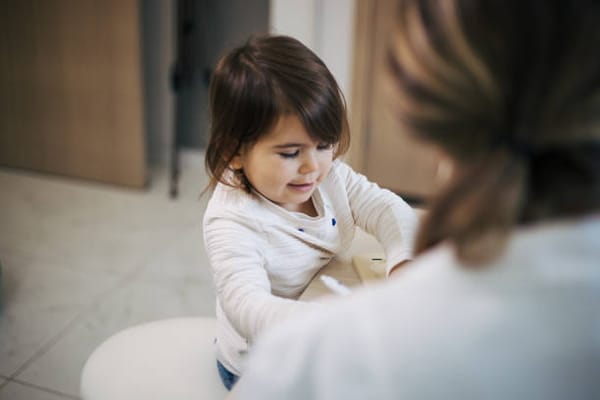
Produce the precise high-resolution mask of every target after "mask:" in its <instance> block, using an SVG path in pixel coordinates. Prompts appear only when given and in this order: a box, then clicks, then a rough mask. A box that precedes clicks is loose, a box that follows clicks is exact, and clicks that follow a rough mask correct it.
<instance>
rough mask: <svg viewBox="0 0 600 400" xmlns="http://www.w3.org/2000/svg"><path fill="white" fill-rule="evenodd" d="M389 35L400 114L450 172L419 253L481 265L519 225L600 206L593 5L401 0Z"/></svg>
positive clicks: (598, 19)
mask: <svg viewBox="0 0 600 400" xmlns="http://www.w3.org/2000/svg"><path fill="white" fill-rule="evenodd" d="M395 26H396V28H397V30H396V32H395V34H394V36H393V38H391V41H390V52H389V55H390V57H389V61H390V62H389V65H390V71H391V73H392V76H393V78H394V81H395V83H396V84H397V90H396V91H395V95H396V98H395V103H394V104H395V107H396V109H395V111H396V113H397V115H398V118H399V120H400V122H401V124H402V125H403V126H404V128H405V129H407V130H408V131H410V132H411V133H413V134H414V135H416V136H418V137H421V138H423V139H425V140H428V141H430V142H432V143H434V144H435V145H437V146H439V147H441V148H442V149H443V150H445V151H446V152H447V153H448V154H449V155H451V156H452V158H453V159H454V160H455V162H456V168H455V171H456V172H455V176H454V177H453V179H452V180H451V182H450V183H449V185H448V186H447V187H446V188H445V190H443V191H442V192H441V194H440V195H439V196H438V198H436V199H435V200H434V201H433V204H432V207H431V210H430V212H429V215H428V218H427V220H426V221H425V223H424V226H423V227H422V229H421V232H420V235H419V237H418V239H417V252H423V251H425V250H426V249H428V248H430V247H432V246H434V245H436V244H437V243H439V242H441V241H443V240H449V241H451V242H452V243H453V244H454V246H455V248H456V250H457V254H458V257H459V259H461V260H462V261H464V262H466V263H468V264H484V263H486V262H489V261H491V260H492V259H493V258H494V257H496V256H497V255H498V254H500V253H501V251H502V249H503V246H504V243H505V241H506V239H507V238H508V236H509V233H510V231H511V230H512V229H513V227H514V226H515V225H519V224H528V223H535V222H539V221H542V220H550V219H558V218H566V217H577V216H581V215H584V214H589V213H594V212H598V210H599V209H600V141H599V140H600V50H599V49H600V2H598V1H596V0H575V1H563V0H526V1H523V0H501V1H500V0H487V1H486V0H482V1H472V0H439V1H438V0H404V1H400V2H399V3H398V14H397V15H396V20H395Z"/></svg>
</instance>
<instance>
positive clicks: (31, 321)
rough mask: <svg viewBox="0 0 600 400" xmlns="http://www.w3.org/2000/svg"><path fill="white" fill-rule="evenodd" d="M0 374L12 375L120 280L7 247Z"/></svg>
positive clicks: (0, 329) (4, 253) (0, 332)
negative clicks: (55, 262)
mask: <svg viewBox="0 0 600 400" xmlns="http://www.w3.org/2000/svg"><path fill="white" fill-rule="evenodd" d="M2 265H3V274H2V275H3V276H2V281H3V287H2V309H1V311H0V339H1V340H0V374H2V375H4V376H10V375H11V374H13V373H15V372H16V371H17V369H18V368H19V367H20V366H22V365H23V363H25V362H26V361H27V360H28V359H30V358H31V357H32V356H33V355H34V354H35V353H36V352H38V351H39V350H41V349H42V348H43V346H44V345H45V344H47V343H48V341H49V340H51V339H52V338H53V337H55V336H56V335H57V334H59V333H60V332H61V331H62V330H64V329H65V327H66V326H67V324H68V323H69V322H70V321H72V320H73V319H74V318H75V317H76V316H77V315H78V314H79V313H81V312H82V311H83V310H84V309H85V308H86V307H89V306H90V305H91V304H92V302H93V301H94V299H95V298H96V296H98V295H100V294H102V293H104V292H106V291H107V290H109V289H110V288H111V287H113V286H114V285H115V283H116V281H115V278H114V277H111V276H110V275H103V274H90V273H83V272H79V271H77V269H76V268H74V267H73V266H68V265H58V264H54V263H53V262H51V261H48V260H45V259H40V258H36V257H33V256H29V255H23V254H22V253H14V254H13V253H12V252H3V253H2Z"/></svg>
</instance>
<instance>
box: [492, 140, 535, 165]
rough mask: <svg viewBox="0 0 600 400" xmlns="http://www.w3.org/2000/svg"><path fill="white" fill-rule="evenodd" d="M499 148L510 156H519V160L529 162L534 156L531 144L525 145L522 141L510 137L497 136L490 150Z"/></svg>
mask: <svg viewBox="0 0 600 400" xmlns="http://www.w3.org/2000/svg"><path fill="white" fill-rule="evenodd" d="M499 148H503V149H507V150H508V151H510V152H511V153H512V154H514V155H517V156H519V157H520V158H524V159H526V160H529V159H531V158H532V157H533V155H534V152H535V151H534V149H533V146H531V144H529V143H526V142H524V141H522V140H516V139H514V138H512V137H506V136H502V135H499V136H497V137H496V140H495V141H494V144H493V146H492V149H494V150H497V149H499Z"/></svg>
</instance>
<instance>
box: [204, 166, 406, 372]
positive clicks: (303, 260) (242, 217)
mask: <svg viewBox="0 0 600 400" xmlns="http://www.w3.org/2000/svg"><path fill="white" fill-rule="evenodd" d="M313 202H314V205H315V209H316V210H317V212H318V216H317V217H309V216H307V215H305V214H301V213H296V212H290V211H287V210H285V209H283V208H281V207H279V206H277V205H276V204H274V203H272V202H270V201H269V200H267V199H266V198H264V197H262V196H261V195H260V194H257V193H253V194H247V193H245V192H244V191H242V190H239V189H233V188H230V187H227V186H225V185H222V184H219V185H217V187H216V189H215V191H214V193H213V195H212V197H211V199H210V201H209V203H208V207H207V209H206V214H205V215H204V242H205V246H206V251H207V254H208V257H209V261H210V266H211V268H212V272H213V277H214V283H215V289H216V293H217V310H216V312H217V320H218V328H217V341H216V343H217V358H218V360H219V361H221V363H223V365H225V367H227V369H229V370H230V371H231V372H233V373H235V374H238V375H240V374H241V373H242V371H243V361H244V357H245V353H246V352H247V350H248V344H249V343H252V342H253V341H254V340H255V339H256V337H257V336H258V335H259V334H260V333H261V332H263V331H264V329H265V328H267V327H269V326H271V325H272V324H274V323H275V322H279V321H281V320H283V319H285V318H286V317H288V316H290V315H294V314H296V313H297V312H299V311H301V310H306V309H310V308H311V307H316V306H315V305H313V304H309V303H304V302H300V301H297V300H296V299H297V298H298V296H299V295H300V294H301V293H302V292H303V291H304V289H305V288H306V286H307V285H308V283H309V282H310V280H311V278H312V277H313V276H314V275H315V274H316V273H317V272H318V270H319V269H320V268H321V267H323V266H324V265H325V264H327V263H328V262H329V261H330V260H331V259H332V258H333V257H335V256H336V255H338V254H340V253H341V252H343V251H345V250H347V249H348V247H349V246H350V244H351V242H352V239H353V237H354V230H355V227H356V226H359V227H361V228H362V229H364V230H365V231H366V232H368V233H370V234H372V235H374V236H375V237H376V238H377V239H378V241H379V242H380V243H381V245H382V247H383V248H384V251H385V253H386V258H387V267H388V271H389V269H390V268H391V267H392V266H394V265H396V264H397V263H399V262H401V261H403V260H406V259H409V258H411V256H412V249H413V242H414V236H415V232H416V228H417V218H416V214H415V212H414V211H413V210H412V208H411V207H410V206H408V205H407V204H406V203H405V202H404V201H403V200H402V199H401V198H400V197H398V196H397V195H395V194H394V193H392V192H390V191H388V190H385V189H381V188H380V187H379V186H377V185H376V184H374V183H371V182H369V181H367V179H366V178H365V177H364V176H362V175H360V174H358V173H356V172H354V171H353V170H352V169H351V168H350V167H349V166H347V165H346V164H344V163H343V162H341V161H335V162H334V165H333V168H332V169H331V172H330V173H329V175H328V176H327V178H326V179H325V180H324V181H323V182H322V183H321V185H320V186H319V187H318V188H317V190H316V191H315V193H314V195H313Z"/></svg>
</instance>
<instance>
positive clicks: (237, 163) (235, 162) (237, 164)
mask: <svg viewBox="0 0 600 400" xmlns="http://www.w3.org/2000/svg"><path fill="white" fill-rule="evenodd" d="M229 166H230V167H231V169H232V170H234V171H235V170H238V169H242V167H243V163H242V156H241V155H240V154H236V155H235V156H233V158H232V159H231V161H230V162H229Z"/></svg>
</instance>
